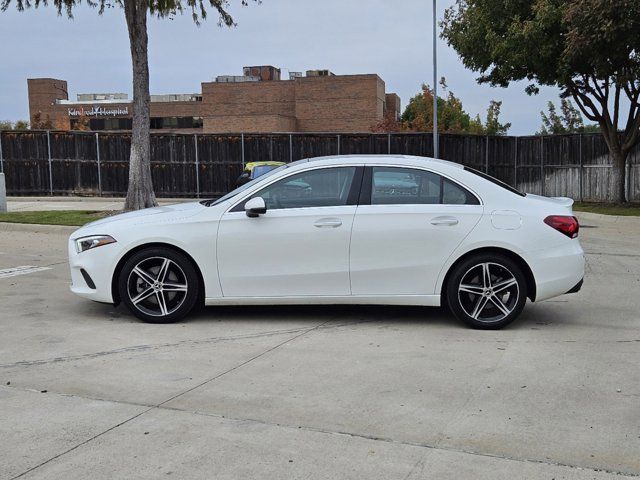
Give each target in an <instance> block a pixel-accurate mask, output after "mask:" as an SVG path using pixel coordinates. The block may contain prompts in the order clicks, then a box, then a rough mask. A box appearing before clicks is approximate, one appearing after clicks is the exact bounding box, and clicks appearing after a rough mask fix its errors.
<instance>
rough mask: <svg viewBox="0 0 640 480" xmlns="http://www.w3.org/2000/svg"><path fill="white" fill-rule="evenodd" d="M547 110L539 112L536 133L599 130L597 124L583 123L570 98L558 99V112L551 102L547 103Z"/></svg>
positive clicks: (553, 133)
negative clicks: (538, 128) (540, 118)
mask: <svg viewBox="0 0 640 480" xmlns="http://www.w3.org/2000/svg"><path fill="white" fill-rule="evenodd" d="M547 110H548V112H547V113H545V112H540V116H541V117H542V126H541V127H540V130H539V131H538V132H536V135H555V134H561V133H584V132H599V131H600V128H599V127H598V126H597V125H585V124H584V122H583V121H582V115H581V114H580V111H579V110H578V109H577V108H576V107H574V106H573V104H572V103H571V100H569V99H567V98H561V99H560V113H558V112H557V110H556V106H555V104H554V103H553V102H549V103H548V104H547Z"/></svg>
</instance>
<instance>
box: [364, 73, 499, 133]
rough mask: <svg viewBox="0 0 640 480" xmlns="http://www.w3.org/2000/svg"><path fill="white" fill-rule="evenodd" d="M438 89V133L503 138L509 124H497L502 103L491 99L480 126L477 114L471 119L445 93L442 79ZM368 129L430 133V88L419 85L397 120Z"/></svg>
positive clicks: (456, 98)
mask: <svg viewBox="0 0 640 480" xmlns="http://www.w3.org/2000/svg"><path fill="white" fill-rule="evenodd" d="M440 86H441V91H442V92H444V96H440V95H438V132H440V133H471V134H476V135H504V134H506V133H507V131H508V130H509V128H510V127H511V124H510V123H505V124H502V123H500V108H501V106H502V102H499V101H496V100H492V101H491V102H490V103H489V107H488V108H487V112H486V117H485V121H484V123H483V121H482V120H481V119H480V115H476V116H475V117H471V115H470V114H469V113H467V112H466V111H465V109H464V107H463V105H462V101H461V100H460V99H459V98H458V97H456V96H455V95H454V93H453V92H452V91H450V90H449V88H448V87H447V84H446V81H445V79H444V78H442V79H441V80H440ZM372 130H373V131H376V132H398V131H413V132H431V131H433V89H432V88H430V86H429V85H426V84H425V85H422V91H421V92H420V93H418V94H417V95H415V96H414V97H412V98H411V100H409V103H408V104H407V107H406V108H405V110H404V113H403V114H402V116H401V117H400V121H397V120H395V119H391V118H387V117H385V118H384V119H383V121H382V122H380V123H379V124H377V125H375V126H374V127H373V128H372Z"/></svg>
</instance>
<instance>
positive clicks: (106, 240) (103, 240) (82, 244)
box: [75, 235, 116, 253]
mask: <svg viewBox="0 0 640 480" xmlns="http://www.w3.org/2000/svg"><path fill="white" fill-rule="evenodd" d="M75 242H76V252H78V253H82V252H84V251H85V250H90V249H92V248H96V247H101V246H102V245H109V244H110V243H115V242H116V240H115V238H113V237H110V236H109V235H91V236H90V237H82V238H76V240H75Z"/></svg>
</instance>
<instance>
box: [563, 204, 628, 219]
mask: <svg viewBox="0 0 640 480" xmlns="http://www.w3.org/2000/svg"><path fill="white" fill-rule="evenodd" d="M573 210H574V211H576V212H589V213H600V214H603V215H622V216H635V217H637V216H640V204H637V203H625V204H610V203H580V202H576V203H574V204H573Z"/></svg>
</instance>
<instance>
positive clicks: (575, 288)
mask: <svg viewBox="0 0 640 480" xmlns="http://www.w3.org/2000/svg"><path fill="white" fill-rule="evenodd" d="M583 283H584V278H583V279H582V280H580V281H579V282H578V283H576V284H575V285H574V287H573V288H572V289H571V290H569V291H568V292H567V293H578V292H579V291H580V289H581V288H582V284H583Z"/></svg>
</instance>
